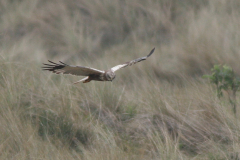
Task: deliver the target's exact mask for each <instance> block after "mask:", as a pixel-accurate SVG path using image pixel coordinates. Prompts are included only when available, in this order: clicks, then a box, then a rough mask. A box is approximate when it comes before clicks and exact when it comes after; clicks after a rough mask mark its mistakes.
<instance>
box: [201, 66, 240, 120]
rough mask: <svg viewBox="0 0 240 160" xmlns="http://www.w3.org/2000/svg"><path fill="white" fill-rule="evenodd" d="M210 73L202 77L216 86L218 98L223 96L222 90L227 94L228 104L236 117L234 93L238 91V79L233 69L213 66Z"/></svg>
mask: <svg viewBox="0 0 240 160" xmlns="http://www.w3.org/2000/svg"><path fill="white" fill-rule="evenodd" d="M211 71H212V74H211V75H204V76H203V77H204V78H209V79H210V81H211V83H213V84H215V85H216V86H217V96H218V98H221V97H222V96H223V92H222V91H223V90H224V91H226V92H227V94H228V99H229V102H230V104H231V105H232V108H233V112H234V114H235V115H236V112H237V110H236V92H237V91H238V90H239V86H240V78H239V77H237V76H236V75H235V73H234V71H233V69H232V68H231V67H229V66H227V65H224V66H221V65H214V67H213V68H212V69H211Z"/></svg>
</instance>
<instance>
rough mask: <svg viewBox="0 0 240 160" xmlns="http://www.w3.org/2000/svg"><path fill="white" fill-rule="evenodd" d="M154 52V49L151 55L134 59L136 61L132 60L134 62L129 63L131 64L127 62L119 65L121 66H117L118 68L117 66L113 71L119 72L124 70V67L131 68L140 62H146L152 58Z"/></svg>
mask: <svg viewBox="0 0 240 160" xmlns="http://www.w3.org/2000/svg"><path fill="white" fill-rule="evenodd" d="M154 50H155V48H153V49H152V50H151V51H150V53H149V54H148V55H147V56H145V57H141V58H137V59H134V60H132V61H129V62H126V63H123V64H119V65H117V66H115V67H112V68H111V70H112V71H113V72H115V71H117V70H119V69H121V68H124V67H127V66H131V65H133V64H135V63H138V62H141V61H143V60H146V59H147V58H148V57H150V56H151V55H152V54H153V52H154Z"/></svg>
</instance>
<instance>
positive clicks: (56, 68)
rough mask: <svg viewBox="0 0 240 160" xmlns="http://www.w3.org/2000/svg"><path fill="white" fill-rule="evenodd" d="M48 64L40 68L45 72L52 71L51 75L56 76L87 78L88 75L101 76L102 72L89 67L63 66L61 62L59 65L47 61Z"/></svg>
mask: <svg viewBox="0 0 240 160" xmlns="http://www.w3.org/2000/svg"><path fill="white" fill-rule="evenodd" d="M48 62H50V64H43V65H44V66H43V67H42V69H43V70H47V71H52V72H53V73H56V74H60V73H63V74H72V75H76V76H89V75H93V74H95V75H100V74H103V73H104V71H101V70H98V69H95V68H89V67H83V66H72V65H68V64H65V63H63V62H61V61H59V62H60V63H59V64H58V63H55V62H52V61H49V60H48Z"/></svg>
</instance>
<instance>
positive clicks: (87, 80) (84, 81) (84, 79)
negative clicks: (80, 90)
mask: <svg viewBox="0 0 240 160" xmlns="http://www.w3.org/2000/svg"><path fill="white" fill-rule="evenodd" d="M88 78H89V77H88V76H87V77H85V78H83V79H80V80H79V81H77V82H74V83H73V84H77V83H79V82H82V81H83V83H87V82H90V81H91V80H89V79H88Z"/></svg>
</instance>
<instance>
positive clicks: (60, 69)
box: [42, 48, 155, 84]
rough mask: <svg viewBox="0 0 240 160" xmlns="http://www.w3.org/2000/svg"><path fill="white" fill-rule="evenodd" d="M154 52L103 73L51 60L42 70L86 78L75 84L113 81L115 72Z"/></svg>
mask: <svg viewBox="0 0 240 160" xmlns="http://www.w3.org/2000/svg"><path fill="white" fill-rule="evenodd" d="M154 50H155V48H153V49H152V50H151V52H150V53H149V54H148V55H147V56H145V57H141V58H137V59H135V60H132V61H129V62H126V63H123V64H120V65H117V66H115V67H112V68H111V69H109V70H106V71H102V70H98V69H95V68H90V67H83V66H72V65H68V64H65V63H63V62H61V61H59V62H60V63H59V64H58V63H55V62H52V61H50V60H48V61H49V62H50V64H44V66H43V67H42V69H43V70H48V71H52V72H53V73H56V74H60V73H63V74H72V75H76V76H86V77H85V78H83V79H81V80H79V81H77V82H75V83H74V84H76V83H79V82H83V83H88V82H90V81H92V80H93V81H112V80H113V79H114V78H115V76H116V75H115V73H114V72H116V71H117V70H119V69H121V68H124V67H127V66H131V65H133V64H135V63H137V62H141V61H143V60H146V59H147V58H148V57H150V56H151V55H152V53H153V52H154Z"/></svg>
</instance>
